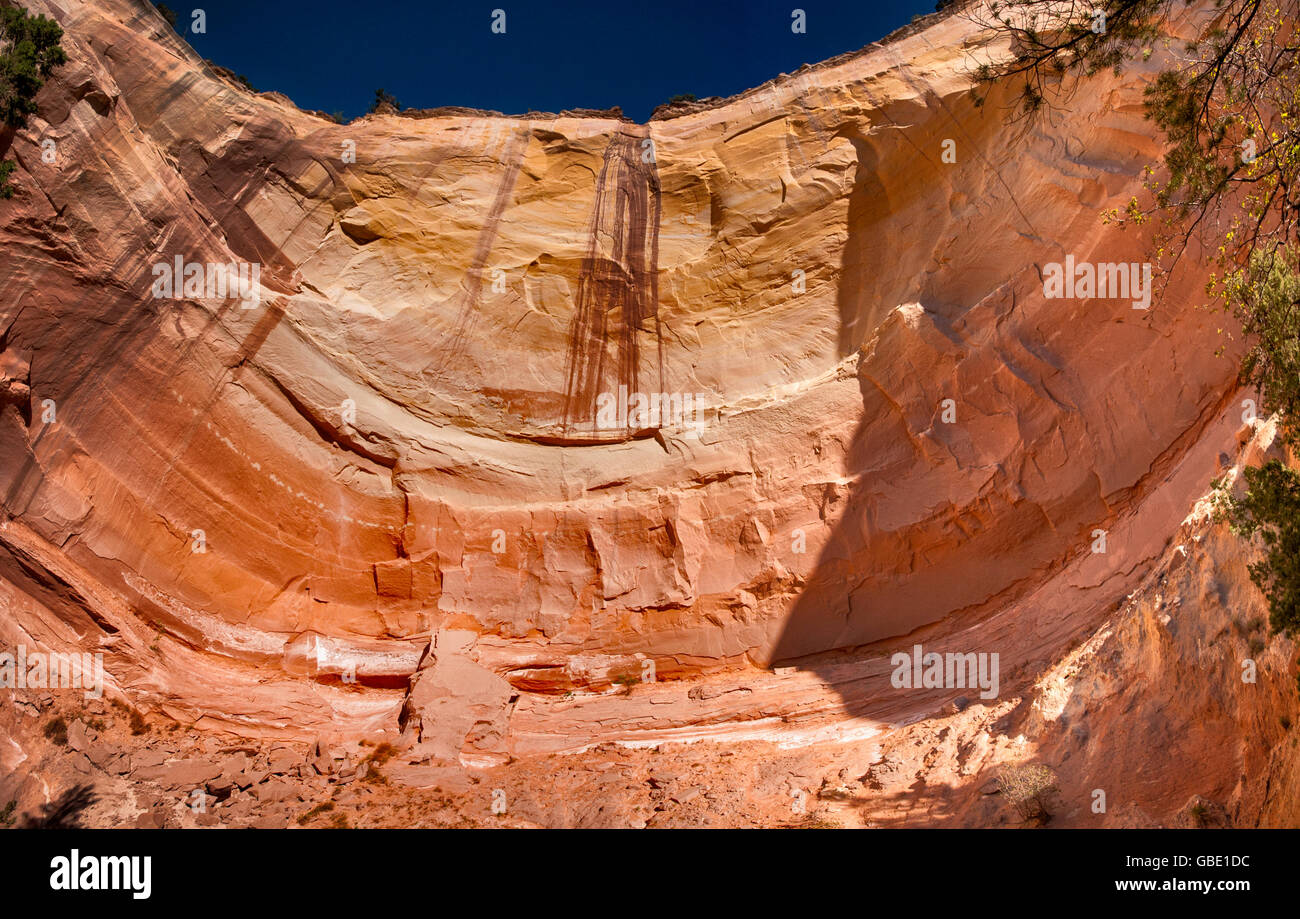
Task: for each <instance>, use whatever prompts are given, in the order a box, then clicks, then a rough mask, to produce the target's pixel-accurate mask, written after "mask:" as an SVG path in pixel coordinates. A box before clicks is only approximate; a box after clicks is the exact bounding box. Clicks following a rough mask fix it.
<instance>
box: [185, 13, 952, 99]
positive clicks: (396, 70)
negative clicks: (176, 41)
mask: <svg viewBox="0 0 1300 919" xmlns="http://www.w3.org/2000/svg"><path fill="white" fill-rule="evenodd" d="M164 2H165V3H166V5H168V6H170V7H171V8H172V9H173V10H174V11H175V12H176V13H177V20H178V21H177V29H178V31H180V33H181V34H182V35H184V36H185V38H186V40H187V41H189V42H190V44H191V45H193V46H194V48H195V49H196V50H197V51H198V52H199V54H201V55H203V56H204V57H206V58H209V59H210V60H212V61H214V62H215V63H217V64H221V65H222V66H224V67H228V68H230V69H231V70H233V71H235V72H236V73H240V74H243V75H244V76H246V77H248V79H249V81H250V82H252V84H253V85H254V86H255V87H257V88H258V89H259V90H276V91H278V92H282V93H284V94H285V95H287V96H288V97H289V98H291V99H293V101H294V102H296V103H297V104H298V105H299V106H301V107H302V108H305V109H319V110H321V111H325V112H335V111H341V112H343V113H344V114H345V115H347V116H348V117H349V118H351V117H355V116H357V115H360V114H363V113H364V112H365V111H366V110H367V109H368V108H369V107H370V103H371V101H372V100H373V98H374V93H375V89H376V88H378V87H381V86H382V87H383V88H384V89H386V90H388V91H389V92H391V93H392V94H393V95H395V96H396V97H397V99H398V100H399V101H400V102H401V104H402V105H403V106H405V107H409V108H433V107H435V106H439V105H464V106H469V107H472V108H484V109H495V110H497V111H501V112H505V113H506V114H520V113H523V112H526V111H529V110H535V111H546V112H558V111H560V110H561V109H566V108H609V107H612V106H615V105H618V106H622V108H623V111H624V113H625V114H627V115H628V116H629V117H631V118H634V119H636V120H638V121H645V120H646V119H647V118H649V117H650V112H651V111H652V110H653V109H654V107H655V106H656V105H658V104H659V103H661V102H665V101H667V100H668V98H669V97H670V96H673V95H676V94H678V93H693V94H694V95H696V96H698V97H699V98H704V97H705V96H729V95H731V94H733V93H737V92H740V91H742V90H745V89H748V88H750V87H753V86H757V85H759V84H760V83H763V82H765V81H766V80H768V79H771V78H772V77H774V76H776V75H777V74H778V73H782V72H785V73H792V72H793V71H795V70H797V69H798V68H799V65H801V64H804V63H809V64H813V63H816V62H818V61H821V60H825V59H826V58H828V57H832V56H833V55H836V54H840V53H842V52H845V51H855V50H857V49H858V48H861V47H863V46H864V45H867V44H870V43H871V42H873V41H876V40H877V39H880V38H883V37H884V36H885V35H888V34H889V33H890V32H892V31H893V30H894V29H896V28H898V27H900V26H903V25H906V24H907V23H908V22H910V21H911V19H912V17H913V16H915V15H917V14H919V13H929V12H933V11H934V0H781V2H774V0H631V2H629V0H616V2H610V0H603V2H595V0H567V2H559V0H551V2H541V0H482V2H477V0H453V2H447V0H171V2H167V0H164ZM195 8H201V9H203V10H205V11H206V13H207V33H206V34H202V35H193V34H190V33H189V29H188V26H189V25H190V23H191V11H192V10H193V9H195ZM497 8H500V9H504V10H505V12H506V33H505V34H504V35H494V34H492V32H491V29H490V26H491V21H492V10H493V9H497ZM796 8H799V9H803V10H804V11H805V13H806V16H807V33H806V34H803V35H796V34H794V33H793V32H792V31H791V29H790V25H791V23H792V21H793V20H792V19H791V11H792V10H793V9H796Z"/></svg>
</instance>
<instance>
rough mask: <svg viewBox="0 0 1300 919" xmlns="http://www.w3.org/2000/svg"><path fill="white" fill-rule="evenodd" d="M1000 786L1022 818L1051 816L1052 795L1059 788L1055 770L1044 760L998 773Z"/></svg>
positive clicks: (1047, 817) (1004, 795)
mask: <svg viewBox="0 0 1300 919" xmlns="http://www.w3.org/2000/svg"><path fill="white" fill-rule="evenodd" d="M998 790H999V791H1000V792H1002V795H1003V797H1005V798H1006V799H1007V800H1008V801H1010V802H1011V805H1012V806H1013V807H1014V808H1015V809H1016V810H1017V812H1019V814H1020V816H1021V818H1022V819H1024V820H1027V821H1028V820H1041V821H1043V822H1046V821H1048V820H1050V819H1052V812H1051V810H1050V806H1049V805H1050V802H1049V798H1050V796H1051V794H1052V793H1053V792H1054V791H1056V773H1054V772H1052V770H1051V769H1049V768H1048V767H1046V766H1044V765H1043V764H1042V763H1030V764H1028V765H1025V766H1011V767H1008V768H1007V769H1004V770H1003V771H1002V774H1001V775H1000V776H998Z"/></svg>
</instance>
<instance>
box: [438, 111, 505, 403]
mask: <svg viewBox="0 0 1300 919" xmlns="http://www.w3.org/2000/svg"><path fill="white" fill-rule="evenodd" d="M530 136H531V135H530V133H529V132H528V131H524V130H520V131H515V132H514V133H513V134H512V135H511V137H510V141H509V143H508V144H507V146H506V149H505V152H504V154H503V155H502V158H503V159H504V161H505V167H506V171H505V175H504V176H502V178H501V184H500V185H498V186H497V193H496V196H495V197H494V198H493V200H492V207H491V208H490V209H489V210H488V214H487V217H486V218H485V219H484V221H483V226H482V228H481V229H480V230H479V235H478V240H477V241H476V242H475V245H474V261H473V263H472V264H471V265H470V267H469V270H468V271H466V273H465V286H464V289H463V290H462V291H461V293H460V295H459V297H458V298H457V307H456V319H455V325H454V326H453V327H452V330H451V332H450V334H449V336H448V338H447V340H446V343H445V344H443V345H441V349H442V355H441V357H440V359H438V360H437V361H436V365H437V366H436V369H435V370H434V379H435V380H441V379H442V376H443V374H444V373H445V372H446V370H447V369H448V368H449V367H450V366H451V365H452V363H453V362H454V361H455V360H456V359H457V358H459V357H460V356H461V355H462V354H463V353H464V351H465V341H466V335H467V334H468V332H469V327H470V325H471V324H472V321H473V319H474V313H475V311H476V310H477V309H478V306H479V292H480V290H481V289H482V287H483V271H484V269H485V268H486V266H487V260H488V256H489V255H491V254H492V246H493V245H494V244H495V243H496V238H497V232H498V230H499V229H500V226H501V215H502V214H504V213H505V210H506V206H507V205H508V204H509V203H510V200H511V198H512V196H513V195H514V190H515V182H516V181H517V180H518V178H519V169H520V167H522V166H523V162H524V152H525V150H526V149H527V147H528V140H529V138H530ZM427 370H428V368H426V372H427Z"/></svg>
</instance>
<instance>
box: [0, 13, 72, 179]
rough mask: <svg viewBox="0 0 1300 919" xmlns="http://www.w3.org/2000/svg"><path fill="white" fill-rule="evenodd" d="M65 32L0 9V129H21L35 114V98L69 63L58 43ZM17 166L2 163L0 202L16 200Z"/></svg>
mask: <svg viewBox="0 0 1300 919" xmlns="http://www.w3.org/2000/svg"><path fill="white" fill-rule="evenodd" d="M62 38H63V29H61V28H60V27H59V24H58V23H57V22H55V21H54V20H53V19H47V18H45V16H44V15H38V16H31V15H29V14H28V12H27V11H26V10H25V9H22V8H21V7H16V6H0V126H4V127H10V128H22V127H25V126H26V125H27V117H28V116H29V115H31V114H33V113H34V112H35V111H36V94H37V93H38V92H40V89H41V87H42V86H44V85H45V80H46V78H47V77H49V75H50V74H51V73H53V72H54V68H56V67H58V66H60V65H61V64H65V63H67V60H68V56H67V55H66V54H64V53H63V49H62V48H61V47H60V46H59V41H60V40H61V39H62ZM13 169H14V164H13V162H11V161H8V160H5V161H3V162H0V198H11V197H13V186H12V185H10V184H9V175H10V174H11V173H12V172H13Z"/></svg>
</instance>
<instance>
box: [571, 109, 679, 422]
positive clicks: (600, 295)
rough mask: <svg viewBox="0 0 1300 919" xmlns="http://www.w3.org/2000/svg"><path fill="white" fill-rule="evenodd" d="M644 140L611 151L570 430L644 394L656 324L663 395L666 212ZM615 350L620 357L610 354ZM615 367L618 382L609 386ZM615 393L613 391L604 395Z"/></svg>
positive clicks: (583, 301)
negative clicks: (608, 401)
mask: <svg viewBox="0 0 1300 919" xmlns="http://www.w3.org/2000/svg"><path fill="white" fill-rule="evenodd" d="M648 134H649V132H648V129H646V132H645V135H644V136H635V135H630V134H625V133H621V132H620V133H619V134H617V135H616V136H615V137H614V138H613V139H612V140H611V141H610V143H609V145H608V146H607V147H606V148H605V157H604V163H603V165H602V166H601V170H600V176H599V177H598V178H597V180H596V200H595V204H594V206H593V208H592V215H591V220H590V222H589V224H588V230H587V235H588V241H587V254H586V257H585V258H584V259H583V263H582V272H581V274H580V275H579V277H578V295H577V301H576V303H575V305H574V315H573V321H572V323H571V324H570V326H569V342H568V349H567V355H566V371H565V402H564V405H565V408H564V430H565V432H566V433H567V432H568V431H569V430H570V428H572V427H573V426H575V425H585V424H588V423H592V424H594V422H595V417H596V399H597V396H598V395H599V394H600V393H601V392H602V391H606V392H613V393H615V394H616V393H617V391H618V387H619V386H626V387H627V390H628V392H629V393H632V392H636V391H637V385H638V382H639V380H640V376H641V361H642V355H641V340H640V335H641V334H642V333H643V332H646V331H650V330H649V328H648V325H649V323H650V322H651V320H653V324H654V329H653V331H654V336H655V342H656V347H657V353H656V356H655V363H656V367H655V369H656V373H657V378H656V386H657V387H658V388H662V387H663V376H664V366H663V335H662V332H661V324H660V318H659V278H658V273H659V219H660V212H661V208H662V202H661V198H660V188H659V173H658V167H657V166H656V164H655V162H654V157H653V156H649V155H648V153H647V149H648V148H646V147H645V146H644V142H645V141H646V140H647V139H648ZM611 350H612V352H613V353H612V354H611V353H610V352H611ZM607 363H610V364H612V365H613V376H612V378H611V379H608V380H607V376H609V371H608V369H607V366H606V365H607ZM602 386H608V389H602Z"/></svg>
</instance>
